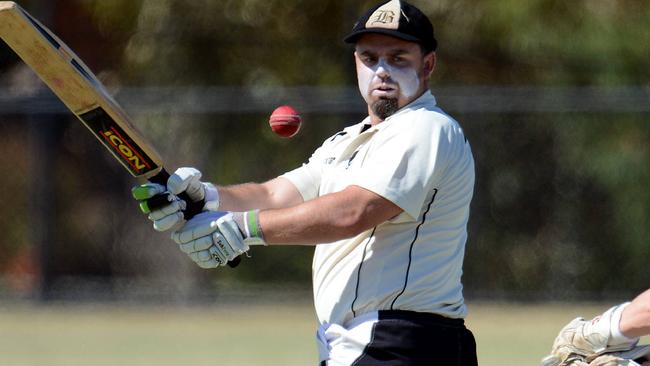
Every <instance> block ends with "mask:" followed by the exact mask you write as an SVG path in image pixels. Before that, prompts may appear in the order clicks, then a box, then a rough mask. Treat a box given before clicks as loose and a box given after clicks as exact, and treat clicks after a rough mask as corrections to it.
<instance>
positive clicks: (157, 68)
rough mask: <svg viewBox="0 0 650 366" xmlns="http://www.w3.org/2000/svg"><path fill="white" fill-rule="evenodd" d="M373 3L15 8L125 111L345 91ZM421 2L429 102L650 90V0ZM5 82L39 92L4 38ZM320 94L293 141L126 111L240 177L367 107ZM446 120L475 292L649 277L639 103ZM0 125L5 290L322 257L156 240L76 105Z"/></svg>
mask: <svg viewBox="0 0 650 366" xmlns="http://www.w3.org/2000/svg"><path fill="white" fill-rule="evenodd" d="M374 3H375V2H374V1H351V0H336V1H333V0H318V1H316V0H195V1H191V2H187V1H180V0H130V1H126V0H113V1H101V0H78V1H73V0H66V1H64V0H57V1H36V0H33V1H27V0H26V1H23V2H21V5H22V6H23V7H24V8H25V9H26V10H28V11H29V12H30V13H32V14H33V15H34V16H36V17H37V18H39V19H41V20H42V22H43V23H44V24H46V25H48V26H49V27H50V28H51V29H52V30H53V31H54V32H55V33H56V34H58V35H59V36H60V38H62V39H63V40H64V41H65V42H66V43H67V44H68V45H69V46H71V48H72V49H74V50H75V51H76V52H77V54H78V55H79V56H80V57H81V58H82V59H83V60H84V61H85V62H86V63H87V64H88V65H89V66H90V67H91V69H93V70H94V71H95V72H96V73H97V74H98V75H99V77H100V78H101V79H102V80H103V81H104V82H105V83H106V84H107V86H108V87H109V89H110V90H111V91H112V92H113V93H115V94H116V95H117V98H118V100H120V101H122V102H126V103H128V102H129V100H128V99H126V100H125V99H120V92H121V91H122V90H124V89H127V88H138V87H140V88H145V87H147V88H149V87H156V88H167V89H166V90H170V92H171V93H172V94H173V93H174V90H185V89H184V88H197V87H200V88H214V87H232V88H233V89H232V90H233V91H237V92H239V93H242V98H243V95H244V94H246V95H248V96H252V97H254V98H256V100H266V101H272V102H275V101H278V102H282V101H283V100H286V98H287V93H288V92H287V90H291V89H290V88H293V87H298V88H299V87H303V86H310V87H322V88H338V87H341V88H346V87H347V88H354V87H355V85H356V78H355V74H354V68H353V59H352V51H351V48H350V47H349V46H347V45H345V44H343V43H342V41H341V39H342V37H343V36H344V35H345V34H346V32H347V31H348V30H349V29H350V28H351V27H352V24H353V23H354V21H355V20H356V18H357V16H358V15H359V14H361V12H362V11H364V10H365V9H366V8H368V7H369V6H370V5H373V4H374ZM412 3H414V4H416V5H417V6H419V7H420V8H421V9H422V10H423V11H425V12H426V13H427V14H428V15H429V16H430V18H431V19H432V22H433V24H434V27H435V30H436V35H437V38H438V40H439V44H440V47H439V50H438V59H439V63H438V66H437V70H436V72H435V73H434V78H433V80H432V88H433V90H434V93H435V91H436V88H441V89H443V88H445V87H454V86H462V87H467V88H469V89H465V90H470V91H471V92H472V93H475V94H476V96H477V98H478V97H482V96H484V95H482V93H484V92H485V90H488V89H485V88H484V87H485V86H504V87H508V86H527V87H533V88H549V87H550V88H554V87H558V88H560V87H567V88H570V87H600V88H605V89H607V88H616V87H626V86H633V87H636V88H637V90H645V91H646V94H645V96H646V98H645V100H647V99H648V98H647V96H648V91H649V87H650V67H648V66H649V64H648V55H649V54H650V28H649V27H648V24H650V3H649V2H647V1H640V0H638V1H637V0H576V1H560V0H529V1H523V2H522V1H513V0H482V1H470V0H440V1H416V0H413V1H412ZM0 73H1V74H0V90H4V92H6V93H9V94H10V95H13V96H21V95H34V94H35V93H37V92H38V90H40V89H42V88H43V86H42V85H41V84H39V82H38V81H35V80H34V76H33V75H32V74H30V72H29V71H26V70H25V67H24V66H23V65H22V64H21V63H20V60H19V59H18V58H17V57H16V56H15V55H14V54H13V53H12V52H11V50H10V49H9V48H8V47H6V45H4V44H2V45H0ZM136 90H138V89H136ZM199 90H201V89H199ZM329 90H332V89H329ZM334 90H336V89H334ZM342 90H343V89H342ZM540 90H546V89H540ZM323 95H327V94H323ZM236 97H237V96H235V98H236ZM320 98H322V99H320V100H319V99H318V98H317V97H316V98H314V97H313V98H312V99H311V100H310V101H309V103H308V104H305V105H296V107H298V109H302V110H304V111H305V113H303V118H304V120H305V123H304V126H303V128H302V130H301V132H300V134H299V135H297V136H296V137H295V138H294V139H291V140H284V139H279V138H278V137H276V136H274V135H273V134H272V133H271V132H270V131H269V129H268V126H267V124H266V120H267V118H268V115H269V114H270V112H271V109H269V110H268V111H264V112H261V111H260V110H259V109H253V110H250V111H241V110H235V109H233V110H232V111H222V112H205V113H187V111H184V110H182V109H178V110H176V109H174V108H173V107H172V108H171V109H170V108H169V106H162V105H161V108H160V109H161V110H160V111H156V110H155V109H154V110H151V108H150V109H147V110H146V111H141V110H138V108H137V102H133V103H134V106H132V107H131V108H127V110H128V112H129V113H131V114H132V115H133V116H134V119H135V121H136V124H137V125H138V127H140V128H141V129H142V131H144V134H145V135H146V136H147V137H149V138H151V140H152V141H154V142H155V144H156V145H157V147H158V148H159V150H160V152H161V153H162V155H163V156H164V157H165V158H166V161H167V166H168V167H169V168H172V169H173V168H174V167H178V166H185V165H189V166H196V167H198V168H200V169H201V170H202V171H203V172H204V175H205V176H206V177H207V178H208V179H210V180H212V181H215V182H218V183H219V184H235V183H240V182H245V181H264V180H266V179H270V178H272V177H275V176H277V175H279V174H281V173H283V172H285V171H287V170H290V169H292V168H294V167H296V166H298V165H299V164H301V163H302V162H303V161H305V160H306V159H307V158H308V157H309V155H310V153H311V152H312V151H313V150H314V149H315V148H316V147H317V146H319V145H320V143H321V141H322V140H324V139H325V138H326V137H328V136H330V135H332V134H334V133H335V132H336V131H338V130H340V129H341V128H342V127H343V126H346V125H349V124H352V123H356V122H358V121H359V120H360V119H361V118H363V117H364V115H365V113H364V112H365V110H364V106H363V104H359V108H358V110H356V111H354V112H350V111H345V112H342V113H340V112H337V111H335V110H332V112H328V111H327V110H326V109H323V108H320V109H319V108H315V109H313V108H312V110H310V108H311V107H310V106H314V105H316V106H317V105H319V104H325V103H327V102H328V100H327V99H326V97H320ZM354 98H357V99H359V103H361V98H360V97H359V96H358V95H354ZM439 101H440V104H441V106H442V107H443V108H445V99H444V98H439ZM564 102H565V103H566V104H568V105H571V103H572V101H571V100H570V99H569V100H565V101H564ZM532 103H533V104H534V103H535V102H534V101H532ZM162 107H165V108H162ZM449 112H451V113H452V115H454V116H455V117H456V118H457V119H458V120H459V121H460V122H461V124H462V125H463V127H464V129H465V130H466V134H467V135H468V137H469V139H470V141H471V143H472V146H473V149H474V154H475V159H476V162H477V186H476V191H475V198H474V201H473V205H472V214H471V219H470V235H469V241H468V246H467V256H466V264H465V276H464V282H465V287H466V291H467V294H468V296H469V297H475V298H479V297H485V298H507V299H520V300H526V299H546V300H565V299H572V298H581V299H601V298H608V297H615V296H631V294H633V293H635V292H638V291H640V290H641V289H644V288H646V287H648V283H650V274H648V271H647V270H646V269H647V263H646V262H647V258H649V257H650V246H649V245H648V244H647V243H648V240H647V238H649V237H650V235H649V234H650V224H649V220H650V192H649V191H648V190H647V189H646V187H647V182H648V181H650V153H649V151H648V141H649V139H650V127H649V125H648V121H647V119H648V113H647V111H646V112H643V111H642V112H639V111H636V112H626V111H619V110H614V111H602V112H580V111H576V112H557V111H548V112H544V111H540V110H531V111H530V112H525V111H522V112H508V111H507V108H506V111H504V112H501V113H499V112H493V113H477V112H472V111H464V110H463V109H462V108H458V109H457V110H449ZM0 133H1V134H2V135H3V142H4V143H3V144H1V145H0V176H1V177H2V179H1V180H0V201H1V202H2V207H4V208H5V213H4V214H2V215H1V216H0V232H2V233H3V235H2V236H1V237H0V272H2V273H4V276H3V278H4V280H3V281H2V283H1V284H0V291H2V292H3V293H6V294H9V295H11V296H15V295H16V294H18V295H22V296H34V295H40V296H42V297H43V298H45V299H47V298H51V297H54V298H56V297H57V296H71V295H70V294H73V295H72V296H83V294H86V293H88V294H90V296H94V297H96V296H98V295H97V294H98V293H101V294H106V296H108V298H114V297H120V296H121V297H124V296H137V297H142V296H149V297H154V298H164V299H175V300H178V301H186V300H187V299H193V298H195V297H200V298H203V297H206V296H207V297H211V296H219V295H220V294H224V293H227V291H229V289H232V288H235V287H240V288H242V287H245V288H253V289H256V288H260V289H261V288H280V287H286V288H297V289H305V288H308V287H309V284H310V268H311V252H312V249H311V248H303V247H299V248H295V247H279V248H278V247H276V248H266V249H259V248H257V249H255V250H253V252H252V258H247V259H245V260H244V261H243V263H242V265H241V266H240V267H239V268H237V269H236V270H230V269H222V270H217V271H202V270H199V269H198V268H195V267H194V266H193V264H191V263H190V262H189V260H187V259H186V258H185V257H184V255H181V254H180V252H178V251H177V249H176V248H175V245H174V244H173V243H172V242H171V241H170V240H169V238H168V234H160V233H156V232H154V231H153V230H152V229H151V228H150V227H149V222H148V220H146V219H145V218H144V217H142V216H141V215H139V213H138V212H137V208H136V205H135V204H134V203H133V202H131V201H130V199H129V197H130V193H129V191H130V187H131V186H132V185H133V184H134V182H133V181H132V180H130V179H129V177H128V176H127V174H125V173H124V172H123V171H122V168H121V167H120V166H119V165H118V163H116V162H114V161H112V158H111V157H110V156H109V155H108V154H106V153H105V151H104V150H103V147H101V146H99V144H97V143H96V141H94V139H93V138H92V137H91V135H90V134H88V133H87V132H86V131H84V127H83V126H81V124H80V123H78V122H77V121H76V120H74V118H72V117H70V115H65V114H56V115H45V116H44V115H31V114H29V113H4V114H1V115H0ZM145 298H148V297H145Z"/></svg>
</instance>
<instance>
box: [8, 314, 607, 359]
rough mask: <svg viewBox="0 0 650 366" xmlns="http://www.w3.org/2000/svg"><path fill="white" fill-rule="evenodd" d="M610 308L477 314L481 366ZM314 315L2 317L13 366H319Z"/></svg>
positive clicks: (533, 355) (532, 348) (528, 350)
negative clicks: (317, 365)
mask: <svg viewBox="0 0 650 366" xmlns="http://www.w3.org/2000/svg"><path fill="white" fill-rule="evenodd" d="M608 306H609V305H608V304H605V305H603V304H592V305H583V306H578V305H544V306H542V305H514V304H492V303H473V304H470V316H469V318H468V319H467V324H468V326H469V327H470V328H471V329H472V331H473V332H474V334H475V336H476V338H477V343H478V353H479V364H480V365H482V366H497V365H498V366H509V365H518V366H519V365H537V364H539V360H540V359H541V358H542V357H543V356H544V355H545V354H546V353H547V352H548V350H549V349H550V346H551V343H552V342H553V339H554V338H555V335H556V334H557V332H558V331H559V329H560V328H561V327H562V326H563V325H564V324H566V323H567V322H568V321H569V320H571V319H572V318H573V317H575V316H578V315H583V316H585V317H592V316H593V315H595V314H597V313H599V312H601V311H603V310H604V309H606V308H607V307H608ZM315 324H316V322H315V318H314V315H313V310H312V307H311V305H291V306H289V305H286V304H276V305H259V306H251V305H241V306H234V305H230V306H213V307H187V308H175V307H146V306H136V307H109V306H98V307H89V306H68V307H62V306H56V307H40V306H16V305H12V306H5V307H0V359H1V361H0V363H1V364H2V365H13V366H28V365H29V366H31V365H34V366H42V365H49V366H75V365H83V366H95V365H97V366H103V365H106V366H109V365H110V366H115V365H121V366H129V365H133V366H136V365H137V366H149V365H151V366H154V365H155V366H172V365H173V366H181V365H183V366H185V365H193V366H201V365H211V366H213V365H236V366H253V365H256V366H261V365H265V366H266V365H270V366H275V365H282V366H293V365H296V366H298V365H300V366H305V365H316V346H315V343H314V339H313V335H314V332H315Z"/></svg>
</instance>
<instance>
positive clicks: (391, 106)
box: [371, 98, 399, 121]
mask: <svg viewBox="0 0 650 366" xmlns="http://www.w3.org/2000/svg"><path fill="white" fill-rule="evenodd" d="M371 108H372V111H373V113H374V114H375V115H376V116H377V117H379V118H380V119H381V120H382V121H383V120H385V119H386V118H388V117H390V116H392V115H393V114H395V112H397V110H398V109H399V107H398V101H397V98H380V99H378V100H376V101H375V102H373V103H372V105H371Z"/></svg>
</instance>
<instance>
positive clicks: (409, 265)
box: [390, 188, 438, 310]
mask: <svg viewBox="0 0 650 366" xmlns="http://www.w3.org/2000/svg"><path fill="white" fill-rule="evenodd" d="M437 194H438V188H435V189H434V190H433V197H431V202H429V205H428V206H427V210H426V211H425V212H424V214H423V215H422V221H421V222H420V224H418V226H417V227H416V228H415V237H414V238H413V241H412V242H411V246H410V248H409V264H408V266H407V267H406V277H405V278H404V287H402V291H400V293H399V294H397V296H395V298H394V299H393V302H392V303H391V304H390V309H391V310H393V306H395V302H396V301H397V299H398V298H399V297H400V296H402V294H403V293H404V291H406V285H407V284H408V281H409V272H410V271H411V261H412V260H413V246H414V245H415V242H416V241H417V240H418V234H419V233H420V227H422V225H424V222H425V221H426V219H427V214H428V213H429V210H430V209H431V205H432V204H433V201H435V199H436V195H437Z"/></svg>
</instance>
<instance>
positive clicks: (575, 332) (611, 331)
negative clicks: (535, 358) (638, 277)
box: [542, 303, 638, 366]
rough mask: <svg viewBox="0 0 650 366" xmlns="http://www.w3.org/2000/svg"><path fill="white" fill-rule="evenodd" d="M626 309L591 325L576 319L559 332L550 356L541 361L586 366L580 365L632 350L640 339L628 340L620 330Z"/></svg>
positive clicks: (546, 364) (547, 365)
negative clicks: (622, 316) (607, 355)
mask: <svg viewBox="0 0 650 366" xmlns="http://www.w3.org/2000/svg"><path fill="white" fill-rule="evenodd" d="M627 305H628V303H625V304H621V305H618V306H614V307H612V308H611V309H609V310H607V311H606V312H605V313H603V314H602V315H601V316H598V317H596V318H594V319H592V320H591V321H586V320H585V319H584V318H576V319H573V320H572V321H571V322H570V323H569V324H567V325H566V326H565V327H564V328H562V330H560V333H559V334H558V336H557V338H555V342H553V348H552V349H551V354H550V355H549V356H546V357H545V358H544V359H543V360H542V365H543V366H567V365H576V366H577V365H583V364H581V363H579V362H583V363H584V365H591V363H590V362H592V361H594V360H595V359H596V358H597V357H598V356H600V355H603V354H605V353H612V352H618V351H627V350H630V349H632V348H633V347H634V346H635V345H636V343H637V342H638V339H629V338H627V337H625V336H624V335H623V334H621V332H620V330H619V327H618V324H619V321H620V319H621V313H622V312H623V309H624V308H625V307H626V306H627ZM585 360H587V361H585ZM597 365H600V364H597ZM603 365H605V364H603Z"/></svg>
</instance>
